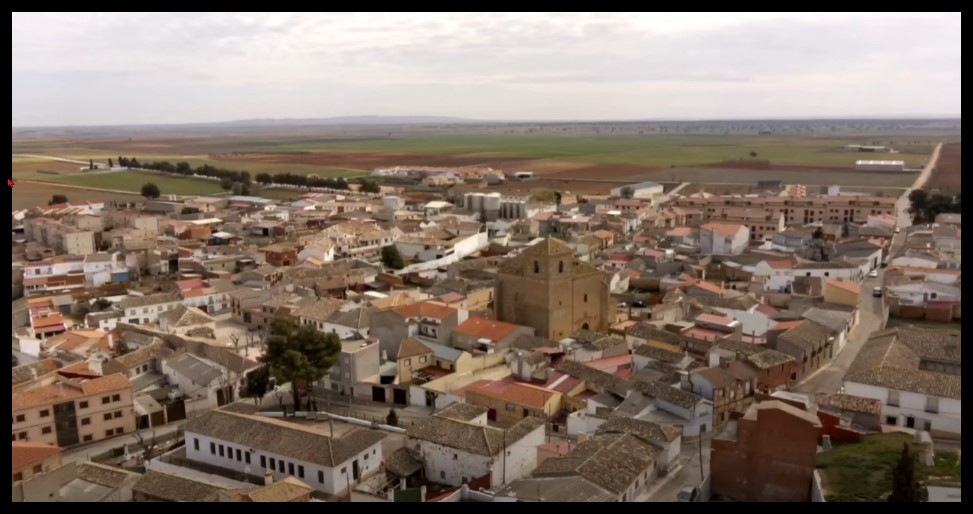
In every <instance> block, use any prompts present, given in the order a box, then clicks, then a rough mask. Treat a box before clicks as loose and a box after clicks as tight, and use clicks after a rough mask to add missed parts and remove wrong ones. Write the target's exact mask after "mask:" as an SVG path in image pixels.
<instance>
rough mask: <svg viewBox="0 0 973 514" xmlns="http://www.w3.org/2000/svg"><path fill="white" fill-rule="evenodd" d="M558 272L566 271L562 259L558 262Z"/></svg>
mask: <svg viewBox="0 0 973 514" xmlns="http://www.w3.org/2000/svg"><path fill="white" fill-rule="evenodd" d="M557 272H558V273H564V261H560V262H558V263H557Z"/></svg>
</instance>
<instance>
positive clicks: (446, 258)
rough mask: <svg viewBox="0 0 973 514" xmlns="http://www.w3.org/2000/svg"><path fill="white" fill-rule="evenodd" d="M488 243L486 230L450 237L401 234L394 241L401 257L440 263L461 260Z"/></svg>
mask: <svg viewBox="0 0 973 514" xmlns="http://www.w3.org/2000/svg"><path fill="white" fill-rule="evenodd" d="M489 245H490V240H489V237H488V235H487V233H486V232H475V233H472V234H461V235H457V236H456V237H453V238H450V239H437V238H434V237H427V236H402V237H400V238H399V239H398V240H396V242H395V247H396V248H397V249H398V250H399V254H401V255H402V257H403V258H405V259H414V260H418V261H422V262H428V261H435V260H438V261H442V263H441V265H445V264H452V263H454V262H456V261H459V260H462V259H464V258H466V257H469V256H470V255H473V254H474V253H476V252H479V251H480V250H483V249H484V248H486V247H487V246H489Z"/></svg>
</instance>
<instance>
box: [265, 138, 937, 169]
mask: <svg viewBox="0 0 973 514" xmlns="http://www.w3.org/2000/svg"><path fill="white" fill-rule="evenodd" d="M890 139H891V141H889V140H890ZM874 142H876V141H875V140H873V139H870V138H867V137H863V138H860V139H852V138H840V139H839V138H835V139H824V138H800V137H786V138H781V137H777V138H769V137H758V136H754V137H731V136H715V135H714V136H646V137H631V136H607V135H606V136H604V137H574V136H562V137H549V136H528V135H524V136H499V135H498V136H489V135H483V136H442V137H430V138H405V139H373V140H359V141H340V140H333V141H325V142H319V143H300V144H287V143H280V144H269V145H266V146H250V147H249V148H248V150H247V151H259V152H268V153H271V152H274V153H282V154H294V153H299V152H310V153H318V152H368V153H406V154H418V155H476V156H482V157H483V158H484V159H489V158H519V159H549V160H557V161H577V162H588V163H594V164H631V165H643V166H658V167H669V166H691V165H700V164H711V163H716V162H721V161H728V160H738V159H750V158H756V159H762V160H770V161H771V162H773V163H775V164H799V165H828V166H849V167H850V166H854V163H855V160H857V159H862V158H865V157H863V156H871V158H887V159H893V158H894V159H897V160H904V161H906V164H907V165H908V166H919V165H921V164H922V163H923V162H924V161H925V159H927V158H928V157H929V154H930V153H931V152H932V148H933V146H934V145H933V142H932V141H931V140H929V141H926V140H921V139H917V138H910V139H904V140H900V141H895V138H889V137H885V138H883V139H882V141H881V142H880V144H888V143H889V142H892V143H893V144H895V145H899V146H901V147H902V151H901V152H899V153H895V154H860V153H850V152H843V151H841V147H842V146H844V145H847V144H852V143H858V144H871V143H874ZM751 152H754V153H756V154H757V155H756V156H755V157H751Z"/></svg>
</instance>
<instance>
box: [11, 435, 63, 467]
mask: <svg viewBox="0 0 973 514" xmlns="http://www.w3.org/2000/svg"><path fill="white" fill-rule="evenodd" d="M10 451H11V457H12V469H13V471H17V470H18V469H23V468H26V467H29V466H31V465H33V464H37V463H39V462H43V461H44V460H46V459H49V458H51V457H54V456H55V455H59V454H60V453H61V449H60V448H58V447H57V446H54V445H50V444H47V443H37V442H33V441H13V442H12V443H11V450H10Z"/></svg>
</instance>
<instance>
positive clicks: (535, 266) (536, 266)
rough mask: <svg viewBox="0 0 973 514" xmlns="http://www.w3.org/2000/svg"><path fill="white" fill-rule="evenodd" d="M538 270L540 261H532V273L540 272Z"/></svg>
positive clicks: (539, 269)
mask: <svg viewBox="0 0 973 514" xmlns="http://www.w3.org/2000/svg"><path fill="white" fill-rule="evenodd" d="M540 272H541V265H540V263H539V262H537V261H534V273H540Z"/></svg>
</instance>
